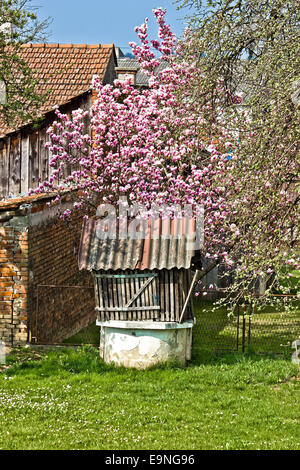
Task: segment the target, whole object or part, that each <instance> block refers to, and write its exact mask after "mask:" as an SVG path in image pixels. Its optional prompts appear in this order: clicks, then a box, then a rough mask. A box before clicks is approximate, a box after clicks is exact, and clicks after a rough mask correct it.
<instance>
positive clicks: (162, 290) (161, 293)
mask: <svg viewBox="0 0 300 470" xmlns="http://www.w3.org/2000/svg"><path fill="white" fill-rule="evenodd" d="M158 288H159V297H160V299H159V302H160V306H161V310H160V320H161V321H165V308H166V304H165V287H164V271H160V275H159V285H158Z"/></svg>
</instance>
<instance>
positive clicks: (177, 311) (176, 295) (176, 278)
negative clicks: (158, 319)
mask: <svg viewBox="0 0 300 470" xmlns="http://www.w3.org/2000/svg"><path fill="white" fill-rule="evenodd" d="M179 302H180V301H179V271H178V269H174V305H175V309H174V313H175V321H177V322H178V321H179V318H180V307H179Z"/></svg>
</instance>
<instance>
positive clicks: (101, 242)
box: [79, 219, 195, 271]
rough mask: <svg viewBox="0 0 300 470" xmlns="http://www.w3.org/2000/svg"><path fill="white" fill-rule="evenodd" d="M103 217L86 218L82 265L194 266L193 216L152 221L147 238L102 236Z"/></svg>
mask: <svg viewBox="0 0 300 470" xmlns="http://www.w3.org/2000/svg"><path fill="white" fill-rule="evenodd" d="M98 224H101V221H97V220H94V219H89V220H86V221H85V222H84V225H83V229H82V236H81V242H80V249H79V269H86V270H88V271H92V270H95V271H99V270H113V271H116V270H126V269H130V270H134V269H140V270H144V269H150V270H153V269H173V268H178V269H180V268H185V269H189V268H190V267H191V260H192V257H193V255H194V246H193V243H191V242H193V236H194V234H195V221H194V220H193V219H175V220H170V219H157V220H155V221H154V222H153V223H152V224H151V222H150V221H149V223H148V226H147V228H146V232H145V235H144V238H140V239H132V238H126V239H119V238H116V239H112V238H105V239H102V238H100V237H99V234H97V228H98V227H100V226H101V225H99V226H98Z"/></svg>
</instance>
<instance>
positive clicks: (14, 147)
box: [9, 135, 21, 195]
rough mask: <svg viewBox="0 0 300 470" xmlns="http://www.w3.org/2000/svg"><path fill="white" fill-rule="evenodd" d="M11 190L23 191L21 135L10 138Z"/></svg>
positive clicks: (14, 191)
mask: <svg viewBox="0 0 300 470" xmlns="http://www.w3.org/2000/svg"><path fill="white" fill-rule="evenodd" d="M9 192H10V193H11V194H16V195H17V194H20V192H21V139H20V135H18V136H17V137H11V138H10V148H9Z"/></svg>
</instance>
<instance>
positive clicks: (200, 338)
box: [194, 299, 300, 354]
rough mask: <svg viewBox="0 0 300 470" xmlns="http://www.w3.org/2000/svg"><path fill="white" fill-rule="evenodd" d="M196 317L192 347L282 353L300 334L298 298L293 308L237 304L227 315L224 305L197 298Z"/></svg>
mask: <svg viewBox="0 0 300 470" xmlns="http://www.w3.org/2000/svg"><path fill="white" fill-rule="evenodd" d="M297 305H298V308H297ZM195 318H196V325H195V327H194V349H211V350H224V351H242V352H245V351H249V350H251V351H254V352H256V353H275V354H285V353H286V352H287V351H288V352H289V353H290V349H289V348H290V345H291V343H292V342H293V341H294V340H295V339H298V338H299V337H300V309H299V302H298V301H297V299H295V303H294V308H293V310H292V311H283V310H282V309H280V308H279V309H275V308H271V307H269V308H266V309H264V310H263V311H262V312H258V311H253V310H251V311H249V310H248V309H247V308H245V309H244V308H240V309H237V310H236V311H235V314H234V315H228V312H227V311H226V310H225V309H224V308H219V309H217V310H213V304H212V302H211V303H209V302H198V303H197V304H196V305H195Z"/></svg>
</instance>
